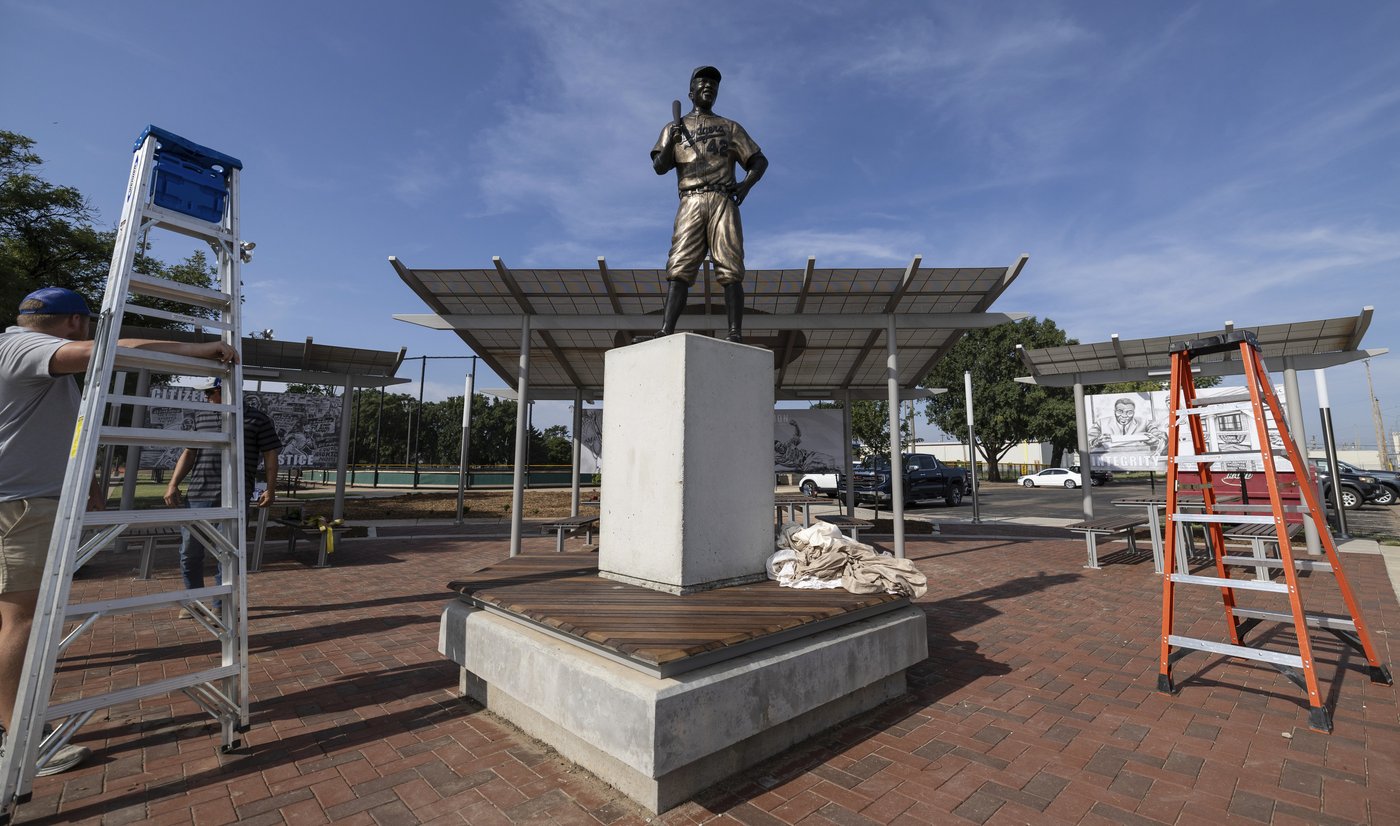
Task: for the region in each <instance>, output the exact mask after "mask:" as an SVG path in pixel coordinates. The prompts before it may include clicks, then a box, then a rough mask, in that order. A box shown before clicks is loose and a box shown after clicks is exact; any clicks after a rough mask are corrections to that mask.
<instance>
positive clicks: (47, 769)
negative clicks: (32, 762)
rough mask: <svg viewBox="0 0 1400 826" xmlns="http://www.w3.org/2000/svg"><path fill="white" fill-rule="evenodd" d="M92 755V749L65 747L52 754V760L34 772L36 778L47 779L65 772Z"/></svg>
mask: <svg viewBox="0 0 1400 826" xmlns="http://www.w3.org/2000/svg"><path fill="white" fill-rule="evenodd" d="M91 754H92V749H90V748H88V747H87V746H74V745H67V746H64V747H63V748H61V749H59V750H58V751H57V752H55V753H54V756H53V759H51V760H49V762H47V763H45V764H44V765H42V766H40V767H39V770H38V771H37V772H35V775H37V776H38V777H48V776H49V775H51V774H59V773H61V772H66V771H68V770H69V769H71V768H73V767H74V766H76V765H78V764H79V763H81V762H83V761H84V760H86V759H88V756H89V755H91Z"/></svg>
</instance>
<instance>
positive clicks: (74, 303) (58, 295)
mask: <svg viewBox="0 0 1400 826" xmlns="http://www.w3.org/2000/svg"><path fill="white" fill-rule="evenodd" d="M26 304H28V305H30V306H27V307H26V306H25V305H26ZM19 307H20V310H19V314H20V315H86V316H90V315H92V311H91V310H89V309H88V305H87V301H85V300H84V299H83V297H82V296H81V295H78V294H77V293H75V292H73V291H72V290H66V289H64V288H63V287H45V288H43V289H42V290H35V291H34V292H32V293H30V294H29V295H26V296H25V297H24V300H23V301H21V302H20V303H19Z"/></svg>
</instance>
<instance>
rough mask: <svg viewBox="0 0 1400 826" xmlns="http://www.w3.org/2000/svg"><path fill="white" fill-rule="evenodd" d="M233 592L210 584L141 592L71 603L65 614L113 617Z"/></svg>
mask: <svg viewBox="0 0 1400 826" xmlns="http://www.w3.org/2000/svg"><path fill="white" fill-rule="evenodd" d="M232 593H233V586H232V585H210V586H207V587H204V588H191V589H189V590H188V591H165V592H162V593H158V594H141V595H140V596H135V597H123V598H121V599H106V600H100V601H98V602H79V603H74V604H72V605H69V606H68V607H67V608H66V609H65V610H64V614H65V615H66V616H67V618H68V619H80V618H82V617H85V616H87V615H88V614H101V615H103V616H106V617H112V616H116V615H118V614H135V613H138V612H140V611H144V610H146V609H148V608H154V607H159V606H162V605H175V604H177V603H182V602H189V601H190V600H193V599H207V598H209V597H222V596H228V595H231V594H232Z"/></svg>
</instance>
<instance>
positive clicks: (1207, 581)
mask: <svg viewBox="0 0 1400 826" xmlns="http://www.w3.org/2000/svg"><path fill="white" fill-rule="evenodd" d="M1172 582H1178V583H1180V584H1182V585H1209V586H1211V587H1214V588H1236V589H1238V590H1241V591H1273V592H1274V593H1279V594H1286V593H1288V586H1287V585H1286V584H1284V583H1282V582H1265V581H1263V580H1258V579H1230V578H1229V577H1219V576H1196V575H1195V574H1172Z"/></svg>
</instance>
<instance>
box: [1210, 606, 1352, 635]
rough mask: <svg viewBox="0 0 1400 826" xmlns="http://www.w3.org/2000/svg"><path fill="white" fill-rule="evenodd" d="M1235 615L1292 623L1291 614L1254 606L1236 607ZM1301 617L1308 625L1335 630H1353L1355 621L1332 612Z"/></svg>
mask: <svg viewBox="0 0 1400 826" xmlns="http://www.w3.org/2000/svg"><path fill="white" fill-rule="evenodd" d="M1235 616H1237V617H1245V618H1247V619H1261V620H1268V621H1270V622H1282V623H1286V624H1288V625H1292V624H1293V615H1292V614H1286V613H1283V612H1282V611H1260V610H1258V609H1256V608H1236V609H1235ZM1303 618H1304V619H1305V620H1306V621H1307V623H1308V625H1310V626H1312V627H1313V628H1331V629H1334V630H1336V631H1355V630H1356V623H1355V622H1352V621H1351V619H1350V618H1348V617H1339V616H1334V615H1332V614H1304V615H1303Z"/></svg>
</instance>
